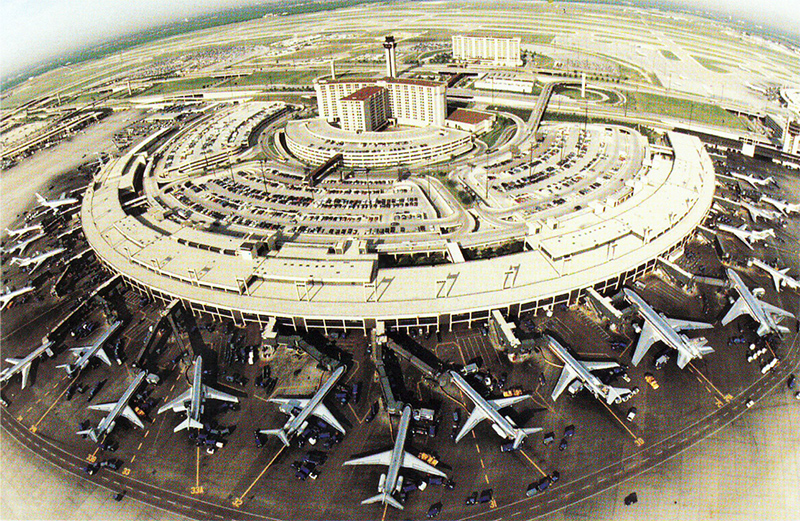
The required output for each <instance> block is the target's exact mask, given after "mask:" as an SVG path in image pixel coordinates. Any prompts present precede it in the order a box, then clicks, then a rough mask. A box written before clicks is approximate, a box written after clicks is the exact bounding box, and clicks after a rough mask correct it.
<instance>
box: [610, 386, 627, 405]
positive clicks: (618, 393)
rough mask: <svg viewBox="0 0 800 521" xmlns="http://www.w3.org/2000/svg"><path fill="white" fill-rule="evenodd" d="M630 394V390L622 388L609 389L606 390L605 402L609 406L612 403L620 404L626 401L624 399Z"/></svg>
mask: <svg viewBox="0 0 800 521" xmlns="http://www.w3.org/2000/svg"><path fill="white" fill-rule="evenodd" d="M630 394H631V390H630V389H626V388H624V387H610V388H609V389H608V396H607V397H606V402H608V404H609V405H611V404H613V403H621V402H624V401H625V400H626V397H627V396H628V395H630Z"/></svg>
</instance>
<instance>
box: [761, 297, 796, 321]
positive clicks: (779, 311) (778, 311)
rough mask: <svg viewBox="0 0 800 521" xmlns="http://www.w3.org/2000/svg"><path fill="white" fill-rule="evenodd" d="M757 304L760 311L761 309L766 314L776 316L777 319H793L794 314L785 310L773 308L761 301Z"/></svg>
mask: <svg viewBox="0 0 800 521" xmlns="http://www.w3.org/2000/svg"><path fill="white" fill-rule="evenodd" d="M758 303H759V304H761V309H763V310H764V312H766V313H769V314H771V315H778V316H779V317H786V318H794V314H792V313H791V312H789V311H786V310H785V309H782V308H779V307H778V306H773V305H772V304H769V303H768V302H764V301H763V300H759V301H758Z"/></svg>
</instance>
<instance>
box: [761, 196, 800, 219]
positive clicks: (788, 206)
mask: <svg viewBox="0 0 800 521" xmlns="http://www.w3.org/2000/svg"><path fill="white" fill-rule="evenodd" d="M761 200H762V201H764V202H765V203H768V204H771V205H772V206H774V207H775V208H777V209H778V210H779V211H780V212H781V213H783V214H784V215H789V214H793V213H800V203H787V202H786V201H781V200H780V199H775V198H773V197H770V196H768V195H762V196H761Z"/></svg>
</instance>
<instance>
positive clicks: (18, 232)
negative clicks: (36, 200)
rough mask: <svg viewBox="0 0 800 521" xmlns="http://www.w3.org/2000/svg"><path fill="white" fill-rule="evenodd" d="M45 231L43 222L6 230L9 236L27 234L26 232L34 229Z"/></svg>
mask: <svg viewBox="0 0 800 521" xmlns="http://www.w3.org/2000/svg"><path fill="white" fill-rule="evenodd" d="M37 230H38V231H40V232H41V231H43V230H42V225H41V224H34V225H32V226H25V227H22V228H17V229H16V230H9V229H8V228H6V232H7V233H8V236H9V237H19V236H21V235H25V234H26V233H29V232H33V231H37Z"/></svg>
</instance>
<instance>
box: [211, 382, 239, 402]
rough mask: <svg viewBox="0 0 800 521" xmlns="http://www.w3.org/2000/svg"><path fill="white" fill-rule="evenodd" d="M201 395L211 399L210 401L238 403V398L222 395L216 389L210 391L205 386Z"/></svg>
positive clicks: (226, 394)
mask: <svg viewBox="0 0 800 521" xmlns="http://www.w3.org/2000/svg"><path fill="white" fill-rule="evenodd" d="M203 393H204V394H205V395H206V398H211V399H212V400H222V401H223V402H233V403H239V398H237V397H235V396H233V395H230V394H228V393H223V392H222V391H217V390H216V389H212V388H211V387H209V386H207V385H204V386H203Z"/></svg>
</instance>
